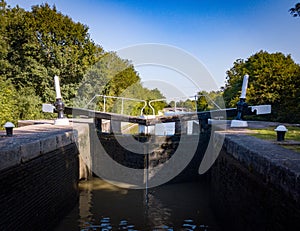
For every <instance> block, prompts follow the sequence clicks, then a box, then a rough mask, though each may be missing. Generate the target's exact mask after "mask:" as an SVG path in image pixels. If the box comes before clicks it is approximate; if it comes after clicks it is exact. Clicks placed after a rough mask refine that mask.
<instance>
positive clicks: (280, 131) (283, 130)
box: [274, 125, 288, 141]
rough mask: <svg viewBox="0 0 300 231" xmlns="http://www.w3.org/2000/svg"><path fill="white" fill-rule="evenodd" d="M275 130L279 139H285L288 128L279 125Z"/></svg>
mask: <svg viewBox="0 0 300 231" xmlns="http://www.w3.org/2000/svg"><path fill="white" fill-rule="evenodd" d="M274 131H276V132H277V141H284V136H285V133H286V132H287V131H288V129H287V128H286V127H285V126H284V125H279V126H277V128H275V129H274Z"/></svg>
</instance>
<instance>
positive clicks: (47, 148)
mask: <svg viewBox="0 0 300 231" xmlns="http://www.w3.org/2000/svg"><path fill="white" fill-rule="evenodd" d="M76 137H77V131H76V130H73V127H72V126H71V125H70V126H56V125H55V126H54V125H53V124H51V123H47V124H35V125H28V126H24V127H19V128H15V129H14V130H13V136H12V137H7V136H6V132H5V131H0V171H1V170H3V169H6V168H9V167H12V166H15V165H18V164H21V163H24V162H27V161H29V160H31V159H33V158H36V157H38V156H39V155H43V154H44V153H48V152H51V151H53V150H56V149H58V148H61V147H63V146H66V145H68V144H71V143H74V142H75V141H76Z"/></svg>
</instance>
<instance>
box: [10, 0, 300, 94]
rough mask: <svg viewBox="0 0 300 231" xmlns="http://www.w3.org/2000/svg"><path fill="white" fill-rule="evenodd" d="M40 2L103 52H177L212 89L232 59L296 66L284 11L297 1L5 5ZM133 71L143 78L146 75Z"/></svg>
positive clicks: (294, 33)
mask: <svg viewBox="0 0 300 231" xmlns="http://www.w3.org/2000/svg"><path fill="white" fill-rule="evenodd" d="M43 2H48V3H49V4H50V5H53V4H55V5H56V7H57V10H58V11H60V12H62V13H63V14H66V15H68V16H70V17H71V18H72V19H73V20H74V21H79V22H81V23H83V24H86V25H87V26H88V27H89V28H90V29H89V33H90V35H91V38H92V39H93V40H94V41H95V42H96V43H97V44H99V45H101V46H102V47H103V48H104V49H105V50H107V51H116V50H119V49H121V48H123V47H127V46H131V45H135V44H140V43H159V44H168V45H171V46H175V47H178V48H180V49H183V50H185V51H187V52H189V53H190V54H192V55H193V56H195V57H196V58H197V59H199V61H201V62H202V63H203V64H204V65H205V66H206V67H207V69H208V71H209V72H210V73H211V74H212V76H213V78H214V79H215V81H216V85H217V87H221V86H223V85H224V83H225V77H226V70H228V69H230V68H231V67H232V65H233V62H234V61H235V60H236V59H239V58H242V59H247V58H248V57H249V56H251V55H253V54H254V53H256V52H258V51H260V50H266V51H268V52H282V53H284V54H291V56H292V58H293V59H294V60H295V62H296V63H299V62H300V44H299V38H300V18H293V17H292V16H291V15H290V14H289V12H288V10H289V9H290V8H291V7H293V6H294V5H295V3H297V2H298V1H297V0H261V1H259V0H251V1H248V0H245V1H242V0H227V1H223V0H194V1H191V0H181V1H179V0H153V1H150V0H136V1H133V0H98V1H97V0H81V1H79V0H72V1H67V0H48V1H44V0H26V1H21V0H19V1H18V0H7V3H8V4H9V5H11V6H15V5H16V4H18V5H19V6H20V7H22V8H25V9H27V10H29V9H30V6H32V5H37V4H41V3H43ZM139 72H140V74H141V78H142V80H143V78H145V79H146V78H147V76H146V75H147V71H144V70H139ZM143 72H145V76H143ZM172 78H173V77H172ZM166 81H169V80H167V79H166ZM181 86H182V90H183V91H185V92H191V93H193V92H194V91H195V89H194V88H193V86H190V85H189V84H185V83H182V85H181ZM206 90H212V89H206ZM215 90H217V89H215Z"/></svg>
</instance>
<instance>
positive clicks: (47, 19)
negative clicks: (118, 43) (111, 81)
mask: <svg viewBox="0 0 300 231" xmlns="http://www.w3.org/2000/svg"><path fill="white" fill-rule="evenodd" d="M6 19H7V21H8V22H7V24H6V25H5V38H6V41H5V42H6V44H9V50H8V52H7V58H6V59H7V61H8V63H9V64H10V68H7V69H6V73H5V75H6V78H9V79H11V80H12V82H13V84H14V85H15V86H16V88H17V89H21V88H23V87H30V88H32V89H34V90H35V93H36V95H38V96H39V97H40V98H41V100H42V101H43V102H51V101H53V100H54V99H55V93H54V87H53V85H54V84H53V77H54V75H58V76H60V78H61V85H62V86H63V89H62V90H63V91H62V94H63V98H64V100H65V101H67V102H68V101H69V100H70V99H71V98H72V97H74V95H73V93H74V91H73V90H74V88H76V87H77V85H76V84H77V83H78V82H79V81H80V80H81V79H82V78H83V75H84V73H85V71H86V70H87V68H88V67H90V66H91V65H93V64H94V63H95V62H96V61H97V59H98V57H99V55H98V53H99V54H101V53H102V51H103V50H102V48H101V47H99V46H96V45H95V44H94V43H93V41H92V40H91V39H90V38H89V34H88V27H87V26H85V25H83V24H81V23H75V22H73V21H72V19H71V18H69V17H68V16H64V15H63V14H61V13H60V12H58V11H57V10H56V8H55V6H54V7H52V8H51V7H50V6H49V5H48V4H45V5H40V6H33V7H32V11H31V12H27V11H25V10H24V9H21V8H19V7H18V6H17V7H15V8H12V9H7V10H6Z"/></svg>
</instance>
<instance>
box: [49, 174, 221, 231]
mask: <svg viewBox="0 0 300 231" xmlns="http://www.w3.org/2000/svg"><path fill="white" fill-rule="evenodd" d="M79 188H80V198H79V202H78V205H77V206H76V208H75V209H74V210H73V211H72V212H71V213H70V214H69V215H68V216H66V217H65V218H64V219H63V220H62V221H61V223H60V224H59V225H58V227H57V228H56V229H55V231H62V230H82V231H90V230H102V231H105V230H131V231H133V230H151V231H152V230H156V231H159V230H220V229H219V227H218V226H217V223H216V221H215V219H214V216H213V213H212V210H211V208H210V204H209V203H210V202H209V191H208V188H207V186H206V184H205V183H200V182H192V183H180V184H168V185H163V186H159V187H156V188H151V189H149V190H148V195H146V194H145V190H133V189H132V190H129V189H122V188H118V187H116V186H114V185H111V184H109V183H107V182H105V181H103V180H101V179H99V178H93V179H91V180H88V181H83V182H80V184H79ZM146 199H147V200H146ZM146 201H147V203H146Z"/></svg>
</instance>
